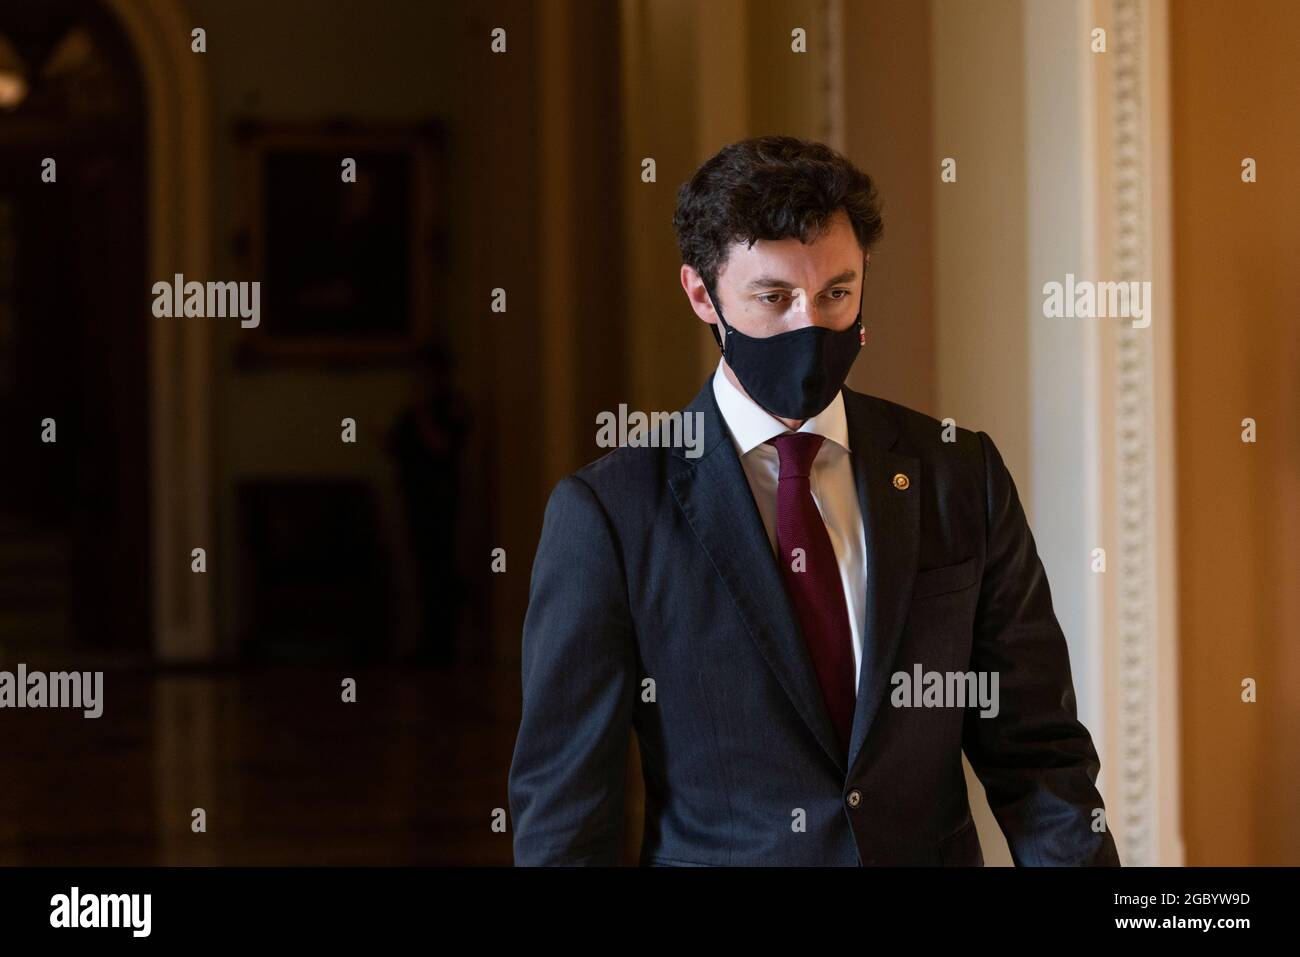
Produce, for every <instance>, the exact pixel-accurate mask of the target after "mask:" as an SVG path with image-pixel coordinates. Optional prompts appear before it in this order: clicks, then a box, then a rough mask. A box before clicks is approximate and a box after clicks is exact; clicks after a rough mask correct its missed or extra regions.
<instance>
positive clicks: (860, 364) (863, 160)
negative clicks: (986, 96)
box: [843, 0, 941, 415]
mask: <svg viewBox="0 0 1300 957" xmlns="http://www.w3.org/2000/svg"><path fill="white" fill-rule="evenodd" d="M929 7H930V5H929V4H928V3H916V2H913V0H889V2H885V3H870V4H864V3H846V4H845V5H844V26H843V30H844V52H843V64H844V66H843V69H844V114H845V152H846V154H847V155H848V157H849V158H850V159H851V160H853V161H854V162H855V163H857V164H858V165H859V166H860V167H862V169H864V170H865V171H866V172H867V173H868V175H870V176H871V177H872V179H873V180H874V181H875V182H876V185H877V187H878V188H879V190H880V195H881V198H882V199H883V201H884V205H883V209H882V217H883V219H884V224H885V231H884V234H883V236H882V237H881V242H880V245H879V246H878V247H877V249H876V250H875V251H874V252H873V253H872V255H871V266H870V268H869V270H868V272H867V285H866V288H865V290H864V292H863V295H864V297H865V299H864V302H863V306H862V321H863V324H864V325H865V326H866V328H867V347H866V349H865V350H864V354H863V355H862V356H860V357H859V359H858V361H857V363H856V364H855V365H854V367H853V374H852V375H851V376H850V377H849V386H850V387H851V388H854V389H857V390H859V391H861V392H866V393H869V394H871V395H878V396H880V397H882V398H885V399H889V400H891V401H894V402H901V403H902V404H903V405H907V406H911V407H912V408H915V409H920V410H921V411H922V412H927V413H930V414H931V415H937V414H941V413H940V412H939V411H938V409H939V406H938V399H939V397H938V395H937V391H936V352H935V349H936V335H935V294H934V266H933V254H934V249H935V233H934V216H933V212H934V197H933V192H932V190H933V183H934V182H935V179H936V178H937V175H938V165H937V163H938V161H937V159H936V152H935V148H934V147H933V139H932V134H931V105H932V93H931V89H932V85H931V84H932V81H931V62H932V61H931V57H930V9H929Z"/></svg>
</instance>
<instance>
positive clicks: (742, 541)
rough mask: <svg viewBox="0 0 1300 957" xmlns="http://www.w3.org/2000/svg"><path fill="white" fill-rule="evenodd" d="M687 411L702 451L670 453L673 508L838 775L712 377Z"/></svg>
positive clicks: (829, 729) (812, 680)
mask: <svg viewBox="0 0 1300 957" xmlns="http://www.w3.org/2000/svg"><path fill="white" fill-rule="evenodd" d="M686 411H687V413H688V414H693V413H695V412H700V413H702V414H703V423H704V451H703V454H701V456H700V457H699V458H698V459H690V458H686V457H685V455H684V453H683V451H682V450H676V451H677V455H678V457H679V459H680V460H681V461H682V462H684V463H686V465H687V467H686V468H683V469H682V470H681V471H679V472H678V473H677V474H676V475H674V476H673V477H672V478H670V479H669V486H670V487H671V488H672V491H673V495H674V496H675V497H676V499H677V504H678V507H679V508H680V509H681V511H682V514H683V515H684V516H685V517H686V521H687V522H688V523H689V524H690V527H691V529H692V531H693V532H694V533H695V536H696V538H698V539H699V542H700V545H701V546H702V547H703V548H704V550H705V552H706V553H708V556H709V559H710V561H711V562H712V563H713V567H714V569H715V570H716V571H717V573H718V577H719V578H721V579H722V583H723V585H724V586H725V587H726V589H727V591H728V592H729V593H730V595H731V598H732V600H733V601H734V602H735V605H736V609H737V611H738V612H739V613H740V617H741V619H742V620H743V621H744V623H745V627H746V629H747V630H748V631H749V634H750V636H751V637H752V638H753V641H754V643H755V644H756V645H757V646H758V649H759V651H760V653H761V654H762V655H763V658H764V660H765V661H766V662H767V664H768V666H769V667H770V668H771V669H772V671H773V672H774V673H775V674H776V677H777V680H778V681H779V682H780V684H781V687H782V688H784V689H785V692H786V694H787V695H789V697H790V700H791V701H792V702H793V704H794V706H795V708H796V709H797V710H798V712H799V714H800V715H801V716H802V717H803V720H804V721H805V722H806V723H807V724H808V727H809V728H810V729H812V732H813V734H814V735H815V736H816V738H817V740H818V741H819V742H820V743H821V745H822V747H823V748H824V749H825V750H826V753H827V754H828V755H829V756H830V757H831V759H832V760H833V761H835V762H836V764H837V765H838V766H839V767H840V769H841V771H843V770H845V764H844V758H843V757H842V756H841V755H840V754H839V753H838V746H837V743H836V736H835V728H834V725H832V724H831V719H830V715H829V714H828V713H827V711H826V705H825V703H824V702H823V700H822V694H821V687H820V686H819V685H818V683H817V675H816V672H815V671H814V670H813V665H812V660H811V658H810V657H809V655H808V649H807V647H806V646H805V644H804V641H803V635H802V633H801V632H800V630H799V627H798V624H797V622H796V619H795V616H794V611H793V608H792V607H791V605H790V601H789V597H788V596H787V595H786V592H785V586H784V584H783V583H782V581H781V573H780V570H779V569H778V568H777V565H776V556H774V555H773V554H772V546H771V543H770V542H769V541H768V538H767V532H766V530H765V529H764V527H763V519H762V517H761V516H760V515H759V513H758V507H757V506H756V505H755V504H754V497H753V494H752V492H751V491H750V488H749V480H748V479H747V478H746V477H745V471H744V469H743V468H742V467H741V464H740V458H739V456H738V455H737V454H736V449H735V446H734V445H733V444H732V441H731V436H730V434H729V433H728V431H727V427H726V423H725V422H724V420H723V418H722V413H721V412H720V411H719V410H718V405H717V400H716V399H715V398H714V395H713V380H712V377H710V378H709V379H708V380H707V381H706V382H705V384H704V388H703V389H701V390H700V393H699V395H697V396H696V397H695V400H694V401H693V402H692V403H691V404H690V405H689V406H688V407H687V409H686Z"/></svg>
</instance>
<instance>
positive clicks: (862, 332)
mask: <svg viewBox="0 0 1300 957" xmlns="http://www.w3.org/2000/svg"><path fill="white" fill-rule="evenodd" d="M870 265H871V253H867V255H866V256H865V257H864V258H863V260H862V292H861V293H860V294H859V296H858V347H859V348H861V347H862V346H865V345H866V344H867V327H866V324H865V323H863V321H862V300H863V299H865V298H866V296H867V267H868V266H870Z"/></svg>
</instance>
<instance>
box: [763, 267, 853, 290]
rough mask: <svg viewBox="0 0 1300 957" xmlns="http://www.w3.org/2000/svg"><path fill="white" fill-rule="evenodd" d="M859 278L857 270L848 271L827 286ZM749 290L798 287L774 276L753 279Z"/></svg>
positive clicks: (832, 279)
mask: <svg viewBox="0 0 1300 957" xmlns="http://www.w3.org/2000/svg"><path fill="white" fill-rule="evenodd" d="M857 278H858V271H857V270H856V269H846V270H844V272H842V273H840V274H839V275H838V276H832V277H831V278H830V280H829V281H828V282H827V283H826V285H827V286H834V285H836V284H838V283H842V282H852V281H853V280H854V279H857ZM748 288H749V289H795V288H797V287H796V286H795V284H794V283H792V282H790V280H788V279H776V278H774V277H772V276H759V277H758V278H757V279H753V280H751V281H750V283H749V285H748ZM822 288H823V289H824V288H825V286H823V287H822Z"/></svg>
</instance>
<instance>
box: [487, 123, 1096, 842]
mask: <svg viewBox="0 0 1300 957" xmlns="http://www.w3.org/2000/svg"><path fill="white" fill-rule="evenodd" d="M674 226H675V228H676V230H677V235H678V241H679V244H680V246H681V249H682V258H683V262H684V264H683V266H682V285H683V288H684V289H685V290H686V294H687V296H688V298H689V300H690V302H691V305H692V308H694V310H695V312H696V313H697V315H698V316H699V317H700V318H701V319H702V320H703V321H705V322H706V323H709V324H710V326H711V327H712V329H713V333H714V336H715V338H716V339H717V340H718V343H719V346H720V347H721V348H722V350H723V354H722V359H721V361H720V362H719V366H718V369H717V371H716V372H715V373H714V374H713V375H712V376H711V377H710V380H709V381H708V382H706V383H705V385H704V388H703V389H702V390H701V391H700V393H699V394H698V395H697V396H696V397H695V399H694V401H693V402H691V404H690V405H689V406H688V407H687V409H686V410H685V414H686V415H689V416H695V417H697V418H696V420H695V421H698V422H699V423H701V425H702V433H701V434H702V443H701V445H700V447H697V448H685V447H667V448H665V447H662V446H659V447H655V446H653V445H650V446H647V447H633V446H632V444H631V442H629V444H628V446H625V447H623V448H619V449H617V450H615V451H613V452H611V453H610V454H608V455H606V456H604V457H603V458H601V459H599V460H597V461H596V462H593V463H591V464H590V465H588V466H586V467H585V468H582V469H580V470H578V471H577V472H575V473H574V474H572V475H570V476H568V477H567V478H565V479H564V480H563V481H561V482H560V483H559V484H558V485H557V486H556V488H555V490H554V491H553V492H552V494H551V498H550V502H549V504H548V505H547V509H546V517H545V521H544V526H543V529H542V537H541V542H540V544H539V546H538V550H537V556H536V559H535V561H534V564H533V574H532V583H531V592H530V600H529V606H528V613H527V616H526V619H525V622H524V634H523V718H522V721H521V724H520V728H519V735H518V739H517V742H516V745H515V751H514V758H513V761H512V764H511V768H510V777H509V803H510V812H511V818H512V821H513V826H514V851H515V862H516V863H517V864H521V865H530V864H614V863H616V862H617V859H618V851H619V848H620V845H621V836H620V832H621V825H622V820H623V782H624V774H625V770H626V761H627V753H628V742H629V733H630V731H631V730H635V732H636V734H637V738H638V742H639V745H640V751H641V762H642V770H643V774H644V779H645V787H646V815H645V832H644V837H643V841H642V848H641V863H643V864H666V865H683V864H684V865H849V866H855V865H892V864H935V865H980V864H982V863H983V855H982V853H981V850H980V845H979V840H978V838H977V836H976V832H975V825H974V822H973V820H972V818H971V813H970V807H969V805H968V803H967V797H966V784H965V779H964V776H963V773H962V762H961V755H962V752H963V751H964V752H965V753H966V755H967V757H968V758H969V760H970V762H971V765H972V767H973V768H974V769H975V771H976V773H977V774H978V775H979V777H980V780H981V781H982V782H983V784H984V788H985V791H986V793H987V795H988V800H989V804H990V806H991V807H992V809H993V812H994V814H995V815H996V817H997V820H998V823H999V825H1000V826H1001V828H1002V831H1003V833H1004V834H1005V835H1006V837H1007V841H1008V843H1009V844H1010V848H1011V853H1012V856H1013V857H1014V859H1015V862H1016V863H1017V864H1020V865H1063V864H1064V865H1071V864H1089V865H1097V864H1102V865H1105V864H1109V865H1118V864H1119V859H1118V855H1117V852H1116V848H1115V843H1114V840H1113V839H1112V837H1111V835H1110V833H1109V830H1108V829H1107V827H1106V826H1105V814H1104V808H1103V805H1102V800H1101V796H1100V795H1099V794H1098V792H1097V790H1096V787H1095V781H1096V777H1097V773H1098V771H1099V762H1098V758H1097V754H1096V751H1095V749H1094V747H1093V744H1092V740H1091V738H1090V736H1089V734H1088V732H1087V729H1085V728H1084V727H1083V725H1082V724H1080V722H1079V721H1078V719H1077V716H1076V710H1075V698H1074V689H1073V684H1072V680H1071V675H1070V665H1069V659H1068V654H1067V649H1066V643H1065V638H1064V635H1063V634H1062V632H1061V629H1060V626H1059V625H1058V623H1057V620H1056V617H1055V615H1054V613H1053V610H1052V602H1051V596H1050V594H1049V589H1048V583H1047V578H1046V576H1045V574H1044V570H1043V565H1042V563H1041V561H1040V560H1039V558H1038V554H1037V550H1036V548H1035V545H1034V540H1033V536H1032V535H1031V533H1030V530H1029V527H1028V525H1027V523H1026V520H1025V514H1024V511H1023V509H1022V508H1021V505H1020V501H1019V497H1018V495H1017V492H1016V488H1015V484H1014V483H1013V481H1012V479H1011V476H1010V474H1009V473H1008V471H1007V468H1006V466H1005V465H1004V464H1003V461H1002V458H1001V456H1000V454H999V453H998V450H997V448H996V447H995V446H994V444H993V441H992V440H991V439H990V438H989V437H988V435H986V434H985V433H984V432H972V431H969V430H967V429H961V428H955V427H954V428H949V429H945V428H944V426H943V424H942V423H940V422H939V421H937V420H936V419H933V418H931V417H930V416H928V415H924V414H922V413H920V412H916V411H913V410H911V409H907V408H904V407H902V406H900V405H897V404H895V403H892V402H888V401H886V400H883V399H879V398H875V397H873V396H868V395H862V394H859V393H857V392H854V391H852V390H850V389H847V388H844V387H843V382H844V378H845V376H846V375H847V373H848V370H849V367H850V366H851V365H852V362H853V359H854V358H855V357H856V355H857V353H858V351H859V349H860V348H861V346H862V344H863V343H864V341H865V332H864V330H863V327H862V323H861V300H862V285H863V281H864V274H865V272H866V268H867V265H868V263H869V260H870V250H871V248H872V246H873V244H874V243H875V242H876V241H877V239H878V238H879V236H880V233H881V229H882V226H881V218H880V210H879V204H878V201H877V198H876V194H875V189H874V187H873V185H872V183H871V180H870V179H869V178H868V177H867V176H866V175H865V174H863V173H862V172H860V171H859V170H857V169H855V168H854V167H853V166H852V165H851V164H850V163H849V162H848V161H847V160H845V159H844V158H843V157H841V156H840V155H839V154H837V153H835V152H833V151H831V150H829V149H828V148H826V147H824V146H821V145H819V144H813V143H807V142H804V141H800V140H796V139H792V138H789V137H761V138H758V139H754V140H747V141H744V142H741V143H736V144H732V145H731V146H728V147H727V148H725V149H724V150H722V151H721V152H720V153H719V154H717V155H716V156H714V157H713V158H711V159H710V160H708V161H707V162H705V163H704V164H703V165H702V166H701V167H700V169H699V170H697V171H696V173H695V174H694V175H693V177H692V178H691V179H690V180H689V181H688V182H687V183H686V184H684V185H683V187H682V189H681V192H680V194H679V197H678V209H677V214H676V216H675V217H674ZM855 312H856V315H855ZM719 325H721V327H722V330H724V332H725V335H724V334H723V333H722V332H719ZM643 445H645V443H643Z"/></svg>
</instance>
